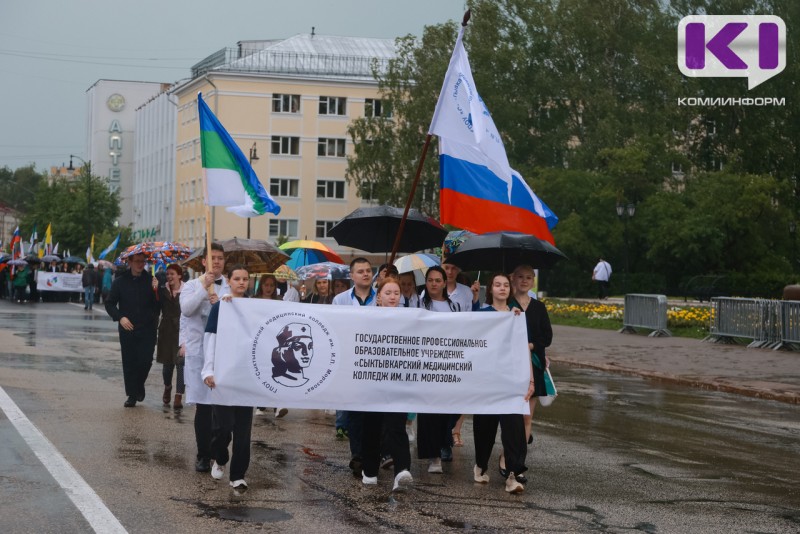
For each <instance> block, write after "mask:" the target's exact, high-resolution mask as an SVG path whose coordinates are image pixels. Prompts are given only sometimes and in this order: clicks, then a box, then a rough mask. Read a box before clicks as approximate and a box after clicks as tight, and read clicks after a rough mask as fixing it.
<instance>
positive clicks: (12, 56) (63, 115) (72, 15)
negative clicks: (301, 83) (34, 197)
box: [0, 0, 464, 171]
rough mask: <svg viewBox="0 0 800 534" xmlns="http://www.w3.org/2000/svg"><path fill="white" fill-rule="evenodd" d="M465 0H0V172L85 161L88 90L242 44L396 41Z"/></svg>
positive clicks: (152, 76) (156, 77)
mask: <svg viewBox="0 0 800 534" xmlns="http://www.w3.org/2000/svg"><path fill="white" fill-rule="evenodd" d="M463 12H464V0H401V1H388V0H336V1H332V0H277V1H276V0H213V1H212V0H124V1H123V0H0V77H1V79H2V82H0V167H3V166H8V167H9V168H11V169H16V168H18V167H22V166H25V165H28V164H30V163H33V164H35V165H36V168H37V170H39V171H49V169H50V167H51V166H53V165H61V164H62V163H64V164H66V163H68V161H69V155H70V154H76V155H79V156H82V157H84V158H85V157H86V153H85V150H86V146H85V145H86V141H85V139H86V90H87V89H88V88H89V87H90V86H91V85H92V84H94V82H96V81H97V80H99V79H112V80H136V81H148V82H174V81H177V80H180V79H182V78H187V77H189V69H190V67H191V66H192V65H193V64H195V63H196V62H197V61H199V60H201V59H203V58H204V57H206V56H208V55H209V54H211V53H212V52H215V51H217V50H219V49H221V48H224V47H233V46H236V42H237V41H240V40H246V39H274V38H286V37H291V36H292V35H295V34H298V33H310V32H311V27H312V26H314V27H316V33H317V34H323V35H346V36H357V37H379V38H395V37H399V36H402V35H406V34H409V33H411V34H415V35H421V34H422V29H423V27H424V26H426V25H429V24H437V23H440V22H445V21H447V20H450V19H452V20H457V21H460V20H461V17H462V15H463Z"/></svg>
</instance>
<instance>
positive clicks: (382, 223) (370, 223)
mask: <svg viewBox="0 0 800 534" xmlns="http://www.w3.org/2000/svg"><path fill="white" fill-rule="evenodd" d="M403 211H404V210H403V209H401V208H395V207H393V206H370V207H367V208H358V209H357V210H355V211H354V212H353V213H351V214H349V215H346V216H345V217H344V218H343V219H342V220H340V221H339V222H337V223H336V224H335V225H334V226H333V228H331V229H330V230H329V231H328V235H330V236H333V238H334V239H336V242H337V243H339V244H340V245H343V246H347V247H353V248H357V249H360V250H366V251H367V252H391V250H392V247H393V246H394V241H395V237H396V236H397V232H398V230H399V229H400V220H401V219H402V218H403ZM446 235H447V230H446V229H445V228H444V227H443V226H442V225H441V224H439V223H438V222H436V221H435V220H434V219H432V218H430V217H428V216H427V215H425V214H423V213H421V212H419V211H418V210H414V209H412V210H409V211H408V219H406V224H405V228H404V229H403V237H402V238H401V239H400V247H399V248H398V252H416V251H417V250H422V249H425V248H433V247H438V246H439V245H441V244H442V240H443V239H444V237H445V236H446Z"/></svg>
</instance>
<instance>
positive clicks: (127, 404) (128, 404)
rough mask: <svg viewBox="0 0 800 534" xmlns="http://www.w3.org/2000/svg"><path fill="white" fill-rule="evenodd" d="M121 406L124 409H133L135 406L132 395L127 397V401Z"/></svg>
mask: <svg viewBox="0 0 800 534" xmlns="http://www.w3.org/2000/svg"><path fill="white" fill-rule="evenodd" d="M123 406H125V407H126V408H133V407H134V406H136V399H135V398H134V397H133V395H131V396H130V397H128V400H126V401H125V404H124V405H123Z"/></svg>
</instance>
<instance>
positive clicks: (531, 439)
mask: <svg viewBox="0 0 800 534" xmlns="http://www.w3.org/2000/svg"><path fill="white" fill-rule="evenodd" d="M532 443H533V434H531V435H530V436H528V445H531V444H532Z"/></svg>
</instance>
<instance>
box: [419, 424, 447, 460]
mask: <svg viewBox="0 0 800 534" xmlns="http://www.w3.org/2000/svg"><path fill="white" fill-rule="evenodd" d="M452 439H453V437H452V434H451V433H450V414H442V413H421V414H418V415H417V457H418V458H420V459H422V458H440V457H441V456H442V447H449V446H450V444H451V443H452V441H451V440H452Z"/></svg>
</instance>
